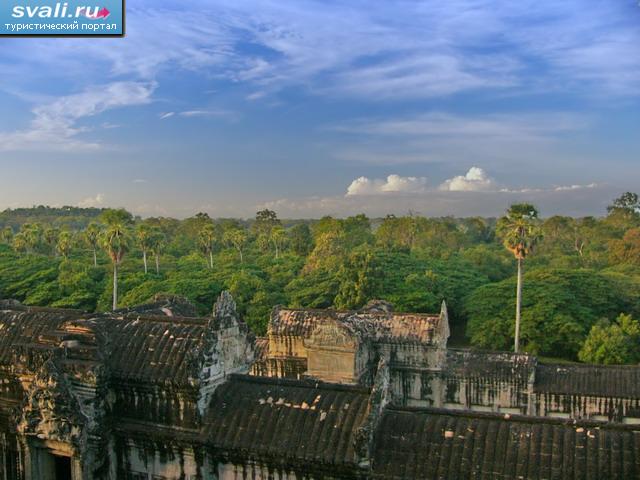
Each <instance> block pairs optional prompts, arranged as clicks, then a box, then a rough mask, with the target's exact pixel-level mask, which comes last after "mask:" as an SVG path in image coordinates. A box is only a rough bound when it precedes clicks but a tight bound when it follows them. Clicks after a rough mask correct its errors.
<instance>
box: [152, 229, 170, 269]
mask: <svg viewBox="0 0 640 480" xmlns="http://www.w3.org/2000/svg"><path fill="white" fill-rule="evenodd" d="M149 243H150V245H151V247H150V249H151V252H152V253H153V258H154V260H155V262H156V273H157V274H159V273H160V253H161V252H162V249H163V248H164V245H165V243H166V237H165V235H164V233H162V230H160V229H159V228H154V229H153V230H152V232H151V238H150V240H149Z"/></svg>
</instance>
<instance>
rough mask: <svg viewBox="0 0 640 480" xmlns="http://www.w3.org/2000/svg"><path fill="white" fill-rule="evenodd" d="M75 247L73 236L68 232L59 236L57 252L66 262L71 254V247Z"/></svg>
mask: <svg viewBox="0 0 640 480" xmlns="http://www.w3.org/2000/svg"><path fill="white" fill-rule="evenodd" d="M72 246H73V234H72V233H71V232H69V231H67V230H64V231H62V232H60V234H59V235H58V241H57V243H56V250H57V251H58V253H59V254H60V255H62V257H63V258H64V259H65V260H66V259H67V258H69V253H71V247H72Z"/></svg>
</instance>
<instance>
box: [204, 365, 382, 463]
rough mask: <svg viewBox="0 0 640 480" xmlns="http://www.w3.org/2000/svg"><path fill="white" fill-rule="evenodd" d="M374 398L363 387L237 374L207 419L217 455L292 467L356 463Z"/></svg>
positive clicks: (215, 400) (217, 396)
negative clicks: (369, 404)
mask: <svg viewBox="0 0 640 480" xmlns="http://www.w3.org/2000/svg"><path fill="white" fill-rule="evenodd" d="M368 399H369V394H368V391H367V390H364V389H362V388H359V387H350V386H341V385H330V384H324V383H320V382H312V381H292V380H282V379H279V380H276V379H267V378H262V377H249V376H236V375H234V376H231V378H230V379H229V381H227V382H226V383H225V384H223V385H221V386H220V387H218V388H217V390H216V392H215V394H214V396H213V398H212V400H211V404H210V408H209V412H210V413H209V416H208V418H206V419H205V421H204V425H205V428H206V436H207V442H208V444H209V445H210V446H211V447H213V448H214V449H215V451H217V452H222V453H223V454H224V455H228V456H230V457H233V455H234V454H239V453H242V454H244V455H247V456H248V457H249V458H254V459H260V460H262V461H266V462H269V461H271V462H277V463H282V464H287V465H292V464H293V465H296V464H297V465H304V464H307V463H320V464H330V465H334V466H337V467H338V466H340V465H347V464H349V465H353V464H354V462H355V451H354V440H355V433H356V430H357V428H358V427H359V426H360V425H361V423H362V421H363V419H364V417H365V415H366V413H367V402H368Z"/></svg>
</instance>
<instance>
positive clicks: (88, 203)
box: [78, 193, 105, 208]
mask: <svg viewBox="0 0 640 480" xmlns="http://www.w3.org/2000/svg"><path fill="white" fill-rule="evenodd" d="M104 201H105V195H104V194H103V193H98V194H97V195H96V196H95V197H88V198H85V199H84V200H80V201H79V202H78V206H79V207H82V208H90V207H100V206H102V205H104Z"/></svg>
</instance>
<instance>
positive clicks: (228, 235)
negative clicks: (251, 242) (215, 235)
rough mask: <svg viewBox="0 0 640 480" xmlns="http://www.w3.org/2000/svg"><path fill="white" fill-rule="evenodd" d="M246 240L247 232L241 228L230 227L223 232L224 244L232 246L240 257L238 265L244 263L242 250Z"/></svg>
mask: <svg viewBox="0 0 640 480" xmlns="http://www.w3.org/2000/svg"><path fill="white" fill-rule="evenodd" d="M247 239H248V236H247V232H246V230H245V229H243V228H241V227H231V228H229V229H227V230H226V231H225V232H224V241H225V243H227V244H228V245H231V246H233V247H234V248H235V249H236V250H237V251H238V254H239V255H240V263H243V261H244V258H243V254H242V250H243V248H244V245H245V243H246V242H247Z"/></svg>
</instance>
